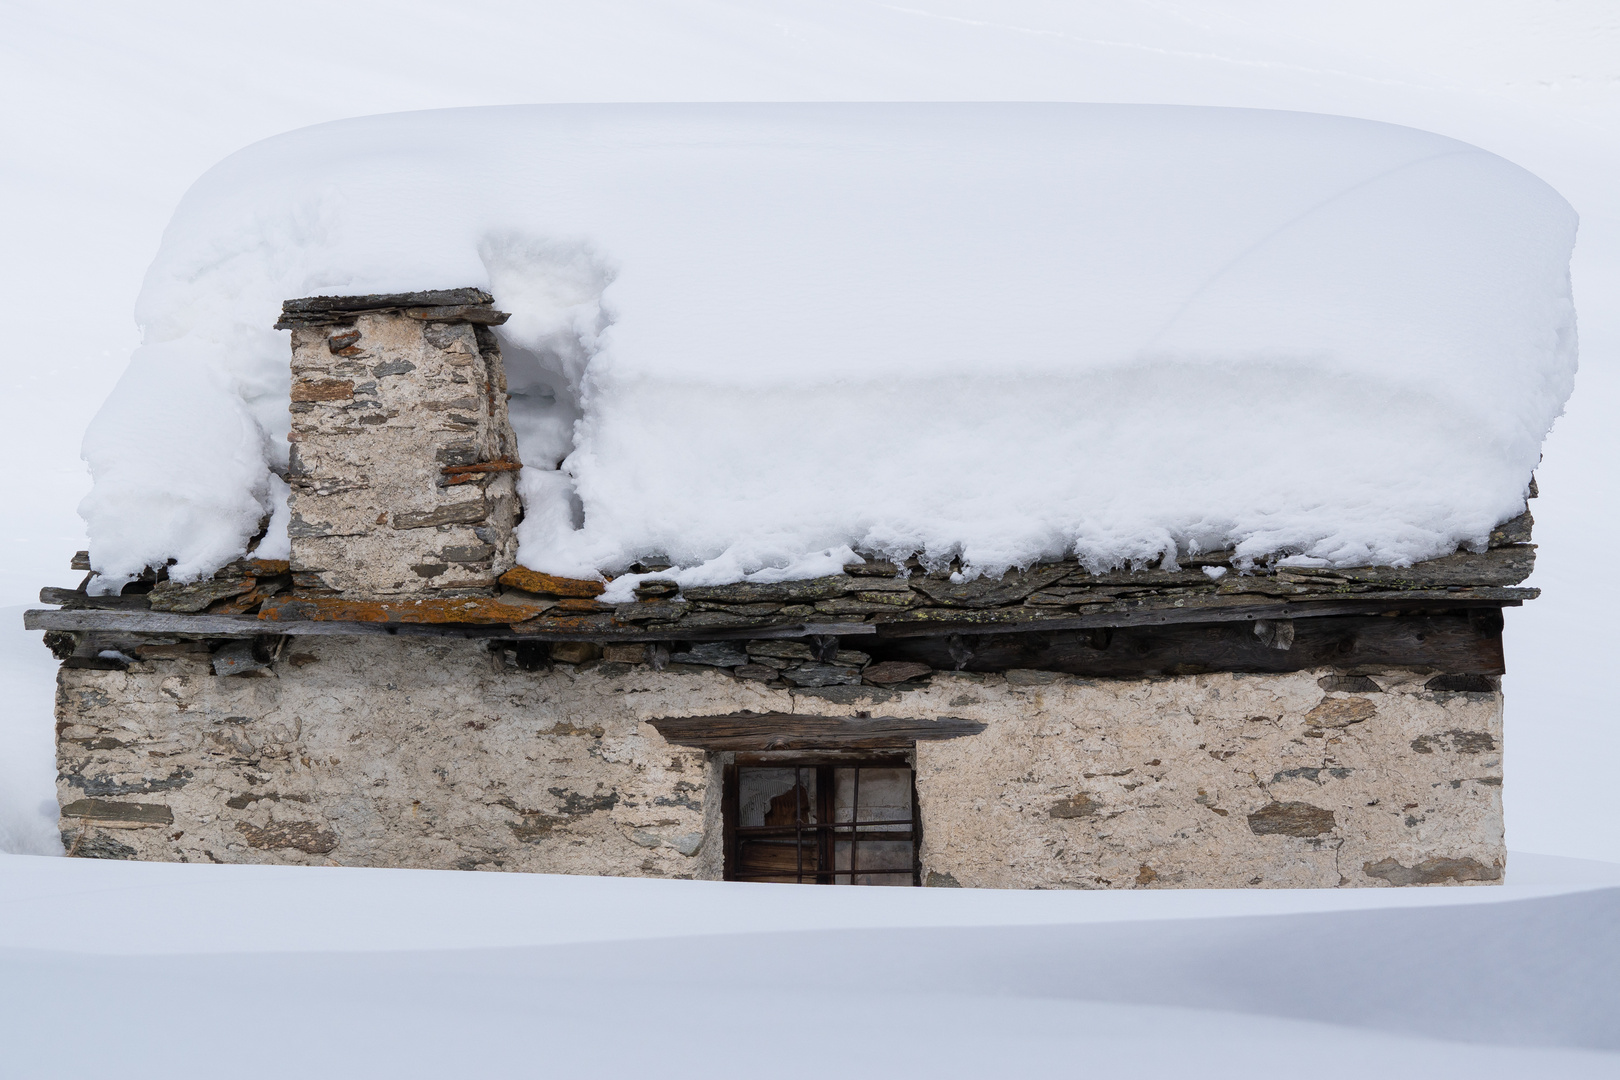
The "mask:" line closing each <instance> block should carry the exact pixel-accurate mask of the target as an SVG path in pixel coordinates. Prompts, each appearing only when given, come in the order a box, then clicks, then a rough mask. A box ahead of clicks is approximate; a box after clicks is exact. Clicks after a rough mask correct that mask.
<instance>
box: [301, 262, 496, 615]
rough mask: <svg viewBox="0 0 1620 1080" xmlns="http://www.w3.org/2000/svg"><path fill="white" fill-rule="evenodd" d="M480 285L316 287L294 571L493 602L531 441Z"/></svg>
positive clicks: (307, 322) (389, 589)
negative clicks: (523, 442)
mask: <svg viewBox="0 0 1620 1080" xmlns="http://www.w3.org/2000/svg"><path fill="white" fill-rule="evenodd" d="M506 319H507V316H506V314H505V313H504V312H499V311H496V310H495V309H494V307H493V306H492V299H491V297H490V296H489V294H488V293H485V292H483V291H481V290H478V289H450V290H441V291H435V292H419V293H401V294H393V295H383V296H315V297H309V298H307V299H303V300H289V301H287V302H286V303H285V304H284V305H283V306H282V315H281V320H280V321H279V322H277V323H276V327H277V329H290V330H291V331H292V402H291V409H292V430H291V432H290V433H289V434H288V436H287V438H288V440H289V441H290V442H291V443H292V451H291V464H290V469H289V473H288V480H289V482H290V484H291V485H292V497H291V510H292V522H291V526H290V528H289V532H290V533H291V537H292V570H293V573H294V574H295V576H296V580H297V582H298V584H299V586H300V588H301V589H302V590H304V591H312V590H313V591H319V590H330V591H331V592H333V593H338V594H341V595H343V596H345V597H351V598H355V599H379V600H382V599H390V598H420V597H432V596H441V597H456V596H480V595H491V594H492V593H493V592H494V587H495V580H496V578H498V577H499V576H500V575H501V574H502V573H504V572H505V571H507V570H509V569H511V567H512V566H513V563H514V557H515V554H516V549H517V542H516V540H515V538H514V536H513V527H514V526H515V525H516V523H517V520H518V518H519V517H520V510H519V503H518V497H517V469H518V467H519V465H518V453H517V439H516V437H515V436H514V435H513V433H512V425H511V423H510V421H509V420H508V418H507V412H506V375H505V372H504V370H503V368H502V365H501V352H500V348H499V346H498V345H497V344H496V341H495V335H494V333H493V332H492V331H491V330H490V327H492V326H498V325H500V324H501V323H503V322H505V321H506Z"/></svg>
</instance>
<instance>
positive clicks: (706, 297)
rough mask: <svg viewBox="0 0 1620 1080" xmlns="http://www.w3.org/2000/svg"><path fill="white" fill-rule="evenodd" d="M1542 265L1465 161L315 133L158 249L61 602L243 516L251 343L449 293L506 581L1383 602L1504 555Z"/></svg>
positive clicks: (602, 119)
mask: <svg viewBox="0 0 1620 1080" xmlns="http://www.w3.org/2000/svg"><path fill="white" fill-rule="evenodd" d="M1575 224H1576V222H1575V214H1574V212H1573V210H1572V209H1571V208H1570V207H1569V206H1568V204H1567V203H1565V202H1564V200H1563V199H1562V198H1560V197H1559V196H1558V195H1557V193H1556V192H1554V191H1553V190H1552V189H1551V188H1549V187H1548V186H1547V185H1546V184H1544V183H1543V182H1541V181H1540V180H1538V179H1537V178H1536V177H1534V176H1532V175H1531V174H1529V173H1527V172H1526V171H1524V170H1523V169H1521V168H1519V167H1517V166H1515V165H1513V164H1512V163H1510V162H1508V161H1505V160H1503V159H1502V158H1499V157H1496V156H1494V155H1492V154H1489V153H1487V152H1485V151H1482V150H1479V149H1477V148H1474V147H1471V146H1468V145H1466V144H1463V143H1459V142H1456V141H1454V140H1451V139H1446V138H1443V137H1440V136H1436V135H1431V134H1426V133H1424V132H1420V131H1416V130H1412V129H1408V128H1402V127H1396V126H1391V125H1386V124H1379V123H1372V122H1368V121H1360V120H1350V119H1344V118H1337V117H1326V116H1315V115H1309V114H1299V113H1276V112H1262V111H1252V110H1232V109H1201V108H1187V107H1169V106H1117V105H1027V104H1009V105H680V106H670V105H647V106H618V105H613V106H525V107H506V108H484V109H460V110H447V111H440V112H429V113H412V114H399V115H391V116H380V117H371V118H366V119H360V120H349V121H342V122H339V123H333V124H325V125H321V126H319V127H314V128H309V129H305V130H302V131H296V132H292V133H290V134H287V135H282V136H279V137H277V138H274V139H270V140H268V141H266V142H263V143H259V144H257V145H255V146H251V147H249V148H247V149H245V150H243V151H241V152H239V153H237V154H235V155H233V156H232V157H230V158H227V159H226V160H225V161H223V162H221V163H220V164H219V165H217V166H216V167H214V168H213V169H212V170H210V171H209V172H208V173H207V174H205V175H204V176H203V177H202V178H201V179H200V180H199V181H198V182H197V184H196V185H195V187H193V188H192V190H191V191H190V192H189V193H188V194H187V195H186V197H185V198H184V200H183V201H182V203H181V205H180V207H179V209H178V211H177V212H176V214H175V217H174V220H173V222H172V223H171V224H170V226H169V228H168V230H167V232H166V233H165V234H164V238H163V244H162V248H161V250H160V252H159V254H158V257H157V259H156V261H155V262H154V264H153V266H152V268H151V270H150V271H149V272H148V275H147V279H146V283H145V287H144V289H143V291H142V294H141V297H140V300H139V303H138V307H137V318H138V320H139V322H140V324H141V326H142V327H143V330H144V344H143V345H142V346H141V348H140V349H139V350H137V352H136V354H135V355H134V357H133V358H132V360H131V363H130V367H129V370H128V371H127V373H126V374H125V376H124V377H123V379H122V380H121V381H120V383H119V384H118V386H117V388H116V389H115V391H114V392H113V395H112V396H111V398H110V399H109V400H108V402H107V404H106V405H105V406H104V407H103V409H102V411H101V413H100V414H99V415H98V416H97V418H96V420H95V421H94V423H93V424H92V426H91V429H90V431H89V433H88V435H87V436H86V440H85V456H86V458H87V459H88V460H89V462H90V464H91V468H92V470H93V473H94V476H95V487H94V489H93V491H92V493H91V495H90V496H89V497H88V498H87V499H86V500H85V502H84V504H83V506H82V512H83V514H84V516H85V518H86V521H87V522H88V524H89V530H90V536H91V541H92V548H91V553H92V560H93V562H94V564H95V565H96V567H97V569H98V570H100V571H101V572H102V573H103V574H104V575H107V576H108V577H110V578H113V579H117V578H119V577H121V576H123V575H128V574H131V573H134V572H136V571H138V570H139V569H140V568H141V567H143V566H145V565H149V564H159V563H162V562H164V561H165V560H174V565H173V566H172V567H171V571H170V572H171V575H173V576H176V577H181V578H185V577H191V576H196V575H199V574H203V573H206V572H208V571H210V570H212V569H214V568H215V567H216V566H218V565H220V564H221V563H223V562H225V561H227V560H229V559H230V558H233V557H234V556H235V555H236V554H238V553H240V552H241V551H242V550H244V548H245V546H246V545H247V544H248V542H249V541H250V539H251V538H252V537H253V536H254V535H255V533H256V532H257V531H258V530H259V529H260V528H261V522H262V521H263V520H264V519H265V518H266V517H267V516H268V515H270V514H271V512H272V510H274V509H275V508H276V505H277V502H278V500H284V499H285V486H284V485H283V484H281V482H280V480H279V478H278V477H277V475H276V473H277V472H278V471H279V470H282V469H283V468H284V466H285V460H286V440H285V434H286V431H287V423H288V416H287V408H286V403H287V383H288V374H287V372H288V346H287V341H286V337H285V335H284V334H282V333H279V332H277V331H274V330H272V329H270V326H271V324H272V323H273V322H274V321H275V319H276V316H277V313H278V311H279V307H280V304H281V301H282V300H283V299H286V298H289V297H297V296H308V295H315V294H334V293H336V294H356V293H381V292H397V291H406V290H414V289H427V288H454V287H460V286H470V285H477V286H482V287H485V288H488V289H489V290H490V291H491V292H492V293H493V294H494V295H495V298H496V303H497V304H498V305H499V306H501V307H502V308H503V309H504V310H508V311H510V312H512V314H513V317H512V319H511V321H510V322H509V323H507V324H506V326H504V327H502V328H501V330H500V333H501V335H502V339H503V347H504V350H505V353H506V356H507V362H508V367H509V381H510V385H511V389H512V391H513V394H514V397H513V401H512V413H513V417H514V426H515V427H516V428H517V430H518V434H519V439H520V444H521V449H522V454H523V459H524V461H525V463H526V464H527V466H528V468H526V469H525V470H524V473H523V477H522V489H523V492H524V497H525V503H526V514H527V517H526V519H525V521H524V522H523V524H522V525H521V526H520V539H521V542H522V547H521V551H520V558H521V560H522V561H523V562H524V563H525V564H527V565H529V566H531V567H533V568H535V569H540V570H546V571H550V572H554V573H564V574H573V575H588V574H592V573H595V572H597V571H607V572H615V571H620V570H623V569H624V568H625V567H626V566H628V565H629V564H630V563H631V562H633V561H634V560H636V559H637V558H638V557H642V556H646V555H649V554H652V553H657V554H661V555H664V556H666V557H668V558H669V559H670V560H672V561H673V562H674V563H675V564H676V566H677V567H678V568H683V569H680V570H679V574H678V576H679V577H680V578H681V579H682V580H683V581H685V582H687V583H697V582H715V581H724V580H735V579H737V578H740V577H743V576H745V575H753V576H765V577H785V576H801V575H810V574H814V573H820V572H827V571H828V570H829V569H832V568H835V567H836V566H837V565H839V564H840V563H842V562H843V561H844V560H845V558H846V553H847V552H848V550H850V549H855V550H860V551H867V552H876V553H882V554H887V555H891V556H903V555H909V554H911V553H913V552H917V553H921V554H922V556H923V557H924V560H925V561H926V562H928V563H929V564H931V565H939V564H944V563H948V562H949V561H950V560H951V559H953V558H959V559H960V560H961V564H962V566H963V569H964V571H965V572H966V573H968V574H969V575H971V574H975V573H978V572H984V571H990V572H994V571H999V570H1001V569H1003V568H1005V567H1008V566H1012V565H1020V564H1027V563H1029V562H1031V561H1034V560H1037V559H1042V558H1053V557H1058V556H1063V555H1067V554H1075V555H1078V556H1079V557H1080V558H1081V560H1082V561H1084V562H1085V563H1087V564H1088V565H1091V566H1092V567H1094V568H1101V567H1103V566H1112V565H1119V564H1122V563H1141V562H1146V561H1150V560H1152V559H1155V558H1159V557H1169V558H1172V559H1173V558H1174V557H1175V556H1176V555H1177V554H1185V553H1187V552H1190V551H1209V550H1218V549H1222V548H1226V547H1235V549H1236V552H1237V557H1238V558H1239V560H1240V561H1250V560H1255V559H1263V558H1276V557H1286V558H1292V559H1294V560H1296V561H1307V562H1313V563H1316V564H1333V565H1353V564H1365V563H1393V564H1404V563H1408V562H1412V561H1415V560H1420V559H1424V558H1429V557H1432V556H1436V555H1440V554H1444V553H1447V552H1450V551H1452V550H1454V549H1455V548H1456V547H1457V546H1458V545H1480V544H1482V543H1483V542H1484V541H1485V539H1486V534H1487V533H1488V531H1489V530H1490V528H1491V527H1492V526H1493V525H1495V524H1497V523H1498V522H1500V521H1503V520H1505V519H1507V518H1509V517H1512V516H1514V515H1515V514H1517V513H1519V512H1520V511H1521V509H1522V500H1523V497H1524V494H1525V489H1526V485H1527V483H1528V481H1529V478H1530V473H1531V470H1532V469H1533V468H1534V467H1535V465H1536V462H1537V459H1538V455H1539V450H1540V445H1541V441H1542V439H1543V437H1544V436H1545V435H1546V433H1547V431H1548V429H1549V427H1550V426H1551V424H1552V422H1553V420H1554V419H1555V418H1556V417H1557V416H1558V415H1559V413H1560V411H1561V409H1562V407H1563V403H1564V401H1565V399H1566V398H1567V397H1568V395H1569V392H1570V389H1571V386H1572V381H1573V376H1574V372H1575V356H1576V348H1575V323H1574V310H1573V306H1572V302H1571V296H1570V288H1569V278H1568V262H1569V256H1570V251H1571V248H1572V245H1573V242H1574V234H1575ZM285 545H286V540H285V537H284V536H283V537H277V536H275V535H274V534H272V535H271V536H269V537H267V538H266V540H265V542H264V545H263V546H262V550H263V551H266V552H273V551H277V550H281V551H284V550H285Z"/></svg>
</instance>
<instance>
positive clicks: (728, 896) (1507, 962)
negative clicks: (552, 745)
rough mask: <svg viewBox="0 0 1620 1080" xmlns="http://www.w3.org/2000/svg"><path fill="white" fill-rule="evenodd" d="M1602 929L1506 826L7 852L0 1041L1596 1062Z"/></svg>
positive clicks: (739, 1071)
mask: <svg viewBox="0 0 1620 1080" xmlns="http://www.w3.org/2000/svg"><path fill="white" fill-rule="evenodd" d="M1617 928H1620V866H1615V865H1610V864H1599V863H1590V862H1581V861H1579V860H1570V859H1554V858H1547V857H1537V856H1527V855H1514V856H1512V857H1511V861H1510V864H1509V872H1508V882H1507V884H1506V885H1504V886H1501V887H1492V888H1474V889H1445V890H1439V889H1428V890H1393V889H1388V890H1386V889H1379V890H1363V891H1354V892H1348V891H1347V892H1322V891H1303V892H1296V891H1284V890H1276V891H1253V892H1244V891H1227V892H1190V891H1189V892H1147V893H1136V892H1133V893H1107V892H1103V893H1098V892H1089V893H1076V892H990V891H978V890H955V889H923V890H915V889H815V888H807V887H788V886H771V885H746V884H731V883H718V882H712V883H711V882H674V881H651V880H637V879H603V878H568V877H551V876H541V875H516V874H511V875H508V874H465V873H455V872H445V871H402V870H357V869H320V868H306V867H253V866H186V865H168V864H113V865H107V864H96V863H88V862H81V861H79V860H65V859H46V858H39V857H23V856H15V857H12V858H11V859H9V860H7V861H6V862H5V863H4V864H3V867H0V1047H3V1048H4V1054H5V1066H6V1067H5V1069H4V1073H5V1075H7V1076H8V1077H11V1076H15V1077H19V1078H20V1077H50V1076H57V1075H61V1072H60V1069H61V1067H62V1064H63V1062H65V1061H94V1062H96V1063H98V1065H99V1066H100V1067H103V1068H111V1069H116V1071H117V1072H118V1074H119V1075H126V1076H131V1077H144V1076H174V1075H201V1074H203V1073H205V1072H206V1073H209V1074H214V1073H217V1072H220V1071H226V1070H228V1071H229V1072H230V1073H231V1074H232V1075H237V1076H244V1077H259V1076H285V1075H307V1076H355V1075H362V1076H442V1075H456V1076H469V1075H478V1074H482V1073H484V1072H486V1071H499V1072H501V1073H503V1074H506V1073H516V1074H518V1075H538V1076H562V1075H573V1074H575V1073H577V1072H578V1071H581V1070H589V1072H590V1073H591V1074H592V1075H600V1076H639V1075H660V1076H721V1077H730V1076H758V1075H762V1074H764V1075H772V1076H789V1077H798V1076H806V1077H808V1076H820V1075H825V1074H826V1072H827V1071H828V1070H829V1069H833V1070H834V1071H837V1072H840V1073H843V1074H845V1075H907V1076H921V1075H937V1076H953V1077H954V1076H1017V1075H1064V1076H1099V1077H1100V1076H1132V1077H1135V1076H1151V1077H1160V1076H1177V1075H1184V1074H1187V1073H1189V1072H1192V1073H1195V1074H1196V1075H1199V1076H1210V1077H1228V1076H1231V1077H1238V1076H1252V1075H1254V1073H1255V1072H1256V1071H1262V1070H1275V1071H1278V1072H1280V1073H1282V1074H1285V1075H1296V1074H1306V1075H1311V1076H1322V1077H1346V1078H1348V1077H1366V1076H1388V1077H1528V1076H1555V1075H1556V1076H1568V1077H1587V1076H1591V1077H1599V1076H1614V1075H1616V1074H1617V1073H1620V1025H1617V1024H1616V1022H1615V1019H1614V1018H1615V1017H1616V1016H1617V1015H1620V929H1617ZM112 1062H116V1064H115V1065H114V1064H111V1063H112Z"/></svg>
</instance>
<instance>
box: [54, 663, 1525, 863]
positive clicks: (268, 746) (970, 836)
mask: <svg viewBox="0 0 1620 1080" xmlns="http://www.w3.org/2000/svg"><path fill="white" fill-rule="evenodd" d="M616 648H623V647H616ZM638 648H639V647H638ZM633 651H634V650H628V651H627V653H626V655H628V654H629V652H633ZM142 652H143V658H142V659H140V660H138V661H136V662H134V663H131V664H130V665H129V666H128V668H127V670H96V669H93V668H86V667H73V666H68V667H64V668H63V669H62V671H61V674H60V678H59V692H58V704H57V714H58V721H59V725H58V726H59V740H58V764H59V769H60V779H59V784H58V788H59V795H60V799H61V803H62V807H63V817H62V826H63V834H62V835H63V843H64V845H65V846H66V847H67V849H68V850H69V851H70V852H71V853H72V854H74V855H78V856H91V857H102V858H142V859H160V860H190V861H210V860H212V861H216V862H269V863H310V864H329V863H336V864H343V865H359V866H411V867H435V868H462V869H507V870H528V871H542V872H553V873H583V874H613V875H642V876H659V877H696V878H717V877H719V876H720V875H721V872H722V866H723V852H722V838H721V820H720V801H721V800H720V790H719V777H720V770H721V765H722V764H723V763H724V760H725V759H724V758H723V757H722V756H721V755H705V754H704V753H702V752H701V751H697V750H690V749H685V748H681V747H673V746H670V745H669V744H667V743H665V742H664V740H663V739H662V738H661V737H660V736H659V735H658V733H657V732H656V731H655V730H654V729H653V728H652V727H651V725H649V724H648V723H646V721H647V720H649V719H651V718H655V717H663V716H682V715H711V714H722V713H730V712H737V711H742V710H745V709H748V710H753V711H754V712H772V711H776V712H797V713H801V714H818V715H852V714H855V713H858V712H868V713H875V714H876V715H892V716H905V717H920V718H933V717H938V716H945V715H949V716H961V717H965V718H970V719H975V720H979V721H982V722H984V723H985V724H986V725H987V727H986V730H985V731H984V732H983V733H981V734H979V735H976V736H972V737H968V738H961V739H955V740H951V741H948V742H937V743H923V744H920V745H919V748H918V750H917V752H916V766H917V786H918V791H919V795H920V809H921V814H922V822H923V863H924V872H925V876H926V879H927V882H928V883H929V884H934V885H964V886H984V887H1003V888H1063V887H1073V888H1127V887H1166V886H1170V887H1195V886H1202V887H1223V886H1291V887H1332V886H1339V885H1388V884H1397V885H1399V884H1421V883H1454V882H1474V881H1494V880H1499V879H1500V876H1501V869H1502V866H1503V860H1504V854H1503V848H1502V814H1501V798H1500V793H1501V788H1500V783H1501V780H1500V777H1501V751H1500V747H1501V697H1500V694H1499V693H1497V692H1495V691H1494V690H1492V691H1488V692H1486V691H1476V692H1466V693H1465V692H1453V691H1446V690H1434V689H1429V688H1428V687H1427V686H1426V685H1425V684H1426V681H1427V680H1426V678H1425V677H1424V676H1419V675H1414V674H1411V673H1407V672H1401V671H1388V672H1374V673H1372V674H1371V676H1370V677H1369V676H1366V675H1359V676H1353V677H1352V676H1342V675H1336V674H1334V673H1333V672H1331V671H1328V670H1325V669H1324V670H1320V671H1313V672H1302V673H1297V674H1289V675H1263V676H1241V675H1191V676H1180V677H1175V678H1162V679H1117V680H1113V679H1095V680H1088V679H1081V678H1076V677H1071V676H1064V675H1056V674H1053V673H1048V672H1026V671H1011V672H1008V673H1006V674H1005V675H984V674H973V673H966V672H954V673H953V672H935V673H934V674H932V675H931V676H929V677H928V678H927V679H926V680H925V681H923V682H921V683H920V684H908V688H906V689H897V690H889V689H881V688H876V687H856V686H830V687H824V688H796V689H783V688H779V687H773V686H768V685H765V684H764V683H761V682H759V681H757V680H751V679H748V678H745V677H738V676H736V675H733V674H730V673H727V672H726V671H724V670H721V669H718V668H713V667H700V666H695V665H690V664H681V663H672V664H670V665H669V666H668V667H667V668H665V669H664V670H662V671H656V670H653V668H652V667H650V666H648V665H647V664H644V663H627V662H621V661H617V660H609V661H600V660H596V661H589V662H585V663H580V664H569V663H555V664H540V665H538V669H537V670H526V669H525V667H524V666H521V664H520V659H521V658H523V657H524V654H523V652H522V651H521V650H519V651H513V650H511V649H508V648H501V647H496V648H494V649H491V648H490V647H489V646H488V645H486V644H484V643H481V642H475V641H466V640H453V639H452V640H425V639H412V638H404V637H400V638H386V637H371V638H349V637H325V638H303V639H284V643H283V645H282V646H281V650H280V652H279V653H278V654H277V655H276V656H275V658H274V660H273V662H272V663H271V664H270V666H268V667H265V668H260V669H257V670H252V671H247V672H245V673H242V674H236V675H216V674H214V673H213V668H212V667H211V665H210V656H209V654H208V652H207V651H206V648H205V647H204V646H202V645H200V644H196V643H191V644H186V643H181V644H176V645H172V646H153V647H151V648H148V649H144V650H142Z"/></svg>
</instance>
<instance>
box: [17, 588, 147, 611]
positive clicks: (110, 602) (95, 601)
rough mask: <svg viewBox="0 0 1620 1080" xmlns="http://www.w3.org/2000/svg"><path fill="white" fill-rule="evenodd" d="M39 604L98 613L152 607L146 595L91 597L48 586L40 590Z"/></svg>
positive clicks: (74, 591) (140, 609) (86, 594)
mask: <svg viewBox="0 0 1620 1080" xmlns="http://www.w3.org/2000/svg"><path fill="white" fill-rule="evenodd" d="M39 602H40V603H42V604H60V605H62V606H63V607H67V608H75V609H91V610H97V611H145V610H147V609H148V608H150V607H151V606H152V605H151V600H150V599H149V598H148V596H147V594H145V593H137V594H135V595H132V596H91V595H90V594H89V593H83V592H80V591H79V590H77V589H59V588H56V587H55V586H53V585H47V586H45V587H44V588H43V589H41V590H39Z"/></svg>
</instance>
